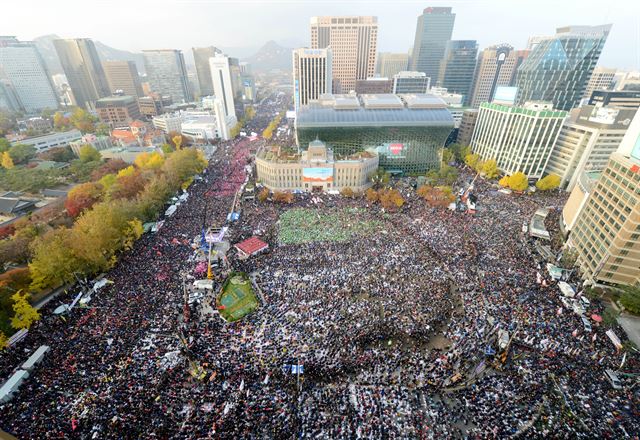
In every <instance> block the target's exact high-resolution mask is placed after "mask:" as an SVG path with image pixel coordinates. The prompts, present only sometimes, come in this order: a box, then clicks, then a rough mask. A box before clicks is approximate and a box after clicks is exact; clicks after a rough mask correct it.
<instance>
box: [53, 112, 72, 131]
mask: <svg viewBox="0 0 640 440" xmlns="http://www.w3.org/2000/svg"><path fill="white" fill-rule="evenodd" d="M53 128H54V129H55V130H56V131H66V130H70V129H71V120H70V119H69V118H68V117H67V116H65V114H64V113H62V112H56V113H55V114H54V115H53Z"/></svg>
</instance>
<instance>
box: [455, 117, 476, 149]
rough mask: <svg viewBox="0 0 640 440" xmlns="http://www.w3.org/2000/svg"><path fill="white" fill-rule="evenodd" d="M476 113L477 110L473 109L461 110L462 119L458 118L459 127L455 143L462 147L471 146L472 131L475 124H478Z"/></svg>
mask: <svg viewBox="0 0 640 440" xmlns="http://www.w3.org/2000/svg"><path fill="white" fill-rule="evenodd" d="M478 113H479V112H478V110H477V109H474V108H473V109H472V108H469V109H466V110H463V112H462V117H461V118H460V127H459V128H458V134H457V137H456V143H458V144H460V145H463V146H467V145H469V144H471V137H472V136H473V130H474V129H475V128H476V122H478Z"/></svg>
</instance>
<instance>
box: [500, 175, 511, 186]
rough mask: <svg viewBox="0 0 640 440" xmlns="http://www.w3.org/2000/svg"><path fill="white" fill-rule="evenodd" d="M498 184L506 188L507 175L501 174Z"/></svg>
mask: <svg viewBox="0 0 640 440" xmlns="http://www.w3.org/2000/svg"><path fill="white" fill-rule="evenodd" d="M498 185H500V186H501V187H503V188H506V187H508V186H509V176H502V179H500V180H498Z"/></svg>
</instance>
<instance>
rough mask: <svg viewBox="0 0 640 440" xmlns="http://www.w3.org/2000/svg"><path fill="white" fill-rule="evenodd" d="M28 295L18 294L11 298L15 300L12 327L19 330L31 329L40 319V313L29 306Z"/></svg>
mask: <svg viewBox="0 0 640 440" xmlns="http://www.w3.org/2000/svg"><path fill="white" fill-rule="evenodd" d="M28 298H29V297H28V295H27V294H21V293H20V292H16V294H15V295H13V296H12V297H11V299H13V312H14V315H13V318H11V326H12V327H13V328H15V329H17V330H20V329H23V328H26V329H28V328H30V327H31V325H32V324H33V323H34V322H36V321H37V320H38V319H40V313H38V311H37V310H36V309H35V308H34V307H33V306H32V305H31V304H29V300H28Z"/></svg>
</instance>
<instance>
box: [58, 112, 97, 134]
mask: <svg viewBox="0 0 640 440" xmlns="http://www.w3.org/2000/svg"><path fill="white" fill-rule="evenodd" d="M69 120H70V122H71V123H72V124H73V125H74V127H75V128H77V129H78V130H80V131H81V132H82V133H95V131H96V126H95V123H96V122H97V121H98V119H97V118H96V117H95V116H93V115H92V114H91V113H89V112H88V111H86V110H84V109H82V108H80V107H76V108H75V109H74V110H73V111H72V112H71V116H70V117H69ZM54 122H55V120H54Z"/></svg>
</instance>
